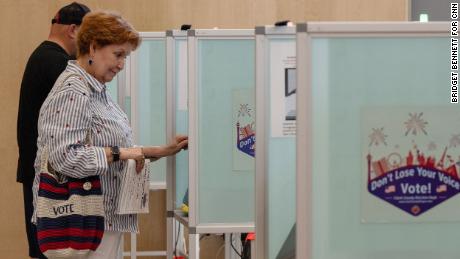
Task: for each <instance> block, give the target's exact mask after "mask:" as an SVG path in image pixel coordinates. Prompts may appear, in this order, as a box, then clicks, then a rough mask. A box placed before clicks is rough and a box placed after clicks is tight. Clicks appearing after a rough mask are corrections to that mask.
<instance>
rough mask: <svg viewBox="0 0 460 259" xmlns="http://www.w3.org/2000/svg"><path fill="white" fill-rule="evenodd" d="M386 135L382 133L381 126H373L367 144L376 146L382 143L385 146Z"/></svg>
mask: <svg viewBox="0 0 460 259" xmlns="http://www.w3.org/2000/svg"><path fill="white" fill-rule="evenodd" d="M386 137H388V136H387V135H385V134H384V133H383V127H382V128H380V129H374V128H373V129H372V133H371V134H370V135H369V138H370V139H371V142H370V143H369V146H372V145H376V146H378V145H379V144H380V143H383V144H384V145H385V146H386V145H387V142H386Z"/></svg>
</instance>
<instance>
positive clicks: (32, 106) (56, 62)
mask: <svg viewBox="0 0 460 259" xmlns="http://www.w3.org/2000/svg"><path fill="white" fill-rule="evenodd" d="M69 59H70V56H69V55H68V54H67V53H66V51H65V50H64V49H63V48H62V47H61V46H59V45H58V44H57V43H54V42H51V41H44V42H42V43H41V44H40V45H39V46H38V47H37V48H36V49H35V50H34V52H33V53H32V55H31V56H30V58H29V61H28V62H27V65H26V69H25V71H24V75H23V77H22V83H21V92H20V99H19V111H18V121H17V142H18V147H19V161H18V170H17V178H16V180H17V181H18V182H21V183H27V184H32V183H33V180H34V176H35V171H34V161H35V156H36V154H37V134H38V133H37V124H38V114H39V112H40V107H41V106H42V104H43V102H44V101H45V99H46V97H47V96H48V93H49V92H50V90H51V88H52V87H53V85H54V82H56V79H57V78H58V77H59V75H60V74H61V73H62V71H64V69H65V68H66V66H67V62H68V61H69Z"/></svg>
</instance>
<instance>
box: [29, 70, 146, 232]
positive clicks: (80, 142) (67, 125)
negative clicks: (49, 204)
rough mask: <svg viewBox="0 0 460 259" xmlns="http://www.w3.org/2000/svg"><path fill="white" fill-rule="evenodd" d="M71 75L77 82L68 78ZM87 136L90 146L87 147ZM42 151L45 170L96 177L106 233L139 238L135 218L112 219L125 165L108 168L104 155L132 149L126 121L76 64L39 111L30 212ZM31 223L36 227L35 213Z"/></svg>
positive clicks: (104, 91)
mask: <svg viewBox="0 0 460 259" xmlns="http://www.w3.org/2000/svg"><path fill="white" fill-rule="evenodd" d="M71 74H77V75H78V76H70V77H69V75H71ZM66 77H67V79H66ZM82 79H83V80H82ZM63 80H65V81H63ZM84 80H86V82H87V83H88V85H89V87H88V85H87V84H86V83H85V82H84ZM62 81H63V82H62ZM88 130H90V132H91V140H92V145H85V138H86V135H87V134H88ZM45 145H47V146H48V150H49V164H50V165H51V166H52V167H53V169H55V170H56V171H58V172H60V173H62V174H64V175H67V176H70V177H75V178H83V177H86V176H91V175H99V176H100V179H101V184H102V190H103V198H104V211H105V229H106V230H111V231H119V232H138V227H137V215H135V214H133V215H118V214H116V210H117V200H118V195H119V191H120V188H121V182H120V181H121V179H122V177H121V174H122V172H123V168H124V167H125V166H126V161H118V162H113V163H110V164H108V162H107V158H106V154H105V151H104V147H109V146H119V147H132V146H133V137H132V131H131V128H130V126H129V121H128V118H127V116H126V114H125V113H124V112H123V111H122V110H121V109H120V107H119V106H118V105H117V104H116V103H115V102H114V101H113V100H112V99H111V98H110V96H109V95H108V94H107V91H106V86H105V85H104V84H101V83H100V82H99V81H97V80H96V79H95V78H94V77H93V76H91V75H90V74H88V73H87V72H86V71H85V70H84V69H82V68H81V67H80V66H79V65H78V64H77V63H76V61H69V63H68V65H67V68H66V69H65V70H64V72H62V74H61V75H60V76H59V78H58V79H57V81H56V83H55V85H54V87H53V89H52V90H51V92H50V94H49V95H48V97H47V98H46V100H45V102H44V103H43V105H42V107H41V109H40V116H39V119H38V140H37V146H38V151H37V157H36V159H35V180H34V185H33V195H34V207H35V205H36V201H37V197H38V185H39V181H40V180H39V173H40V158H41V155H42V152H43V149H44V147H45ZM32 221H33V222H36V209H35V212H34V216H33V218H32Z"/></svg>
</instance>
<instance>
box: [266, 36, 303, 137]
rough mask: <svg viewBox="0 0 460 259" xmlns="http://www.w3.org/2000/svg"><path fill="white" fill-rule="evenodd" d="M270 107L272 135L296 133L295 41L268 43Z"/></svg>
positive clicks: (291, 134)
mask: <svg viewBox="0 0 460 259" xmlns="http://www.w3.org/2000/svg"><path fill="white" fill-rule="evenodd" d="M269 78H270V79H269V82H270V107H271V130H272V133H271V135H272V137H288V136H295V134H296V87H297V85H296V56H295V41H293V40H291V41H288V40H285V41H281V40H280V41H272V42H271V43H270V76H269Z"/></svg>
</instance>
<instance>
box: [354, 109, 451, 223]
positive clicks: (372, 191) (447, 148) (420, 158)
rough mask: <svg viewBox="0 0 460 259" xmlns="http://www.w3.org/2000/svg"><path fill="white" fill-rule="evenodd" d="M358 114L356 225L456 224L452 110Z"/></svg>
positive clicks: (403, 110) (363, 111)
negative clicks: (359, 200)
mask: <svg viewBox="0 0 460 259" xmlns="http://www.w3.org/2000/svg"><path fill="white" fill-rule="evenodd" d="M361 115H362V125H361V126H362V127H361V138H362V151H363V152H362V157H361V160H362V179H363V182H362V183H363V184H362V186H363V188H362V202H363V203H362V205H363V206H362V221H363V222H442V221H459V220H460V210H459V209H458V208H459V207H460V198H459V197H458V195H457V194H458V193H459V191H460V180H459V169H460V167H459V166H460V113H459V111H458V108H447V107H446V108H441V107H426V108H425V107H410V108H405V107H404V108H365V109H363V110H362V114H361Z"/></svg>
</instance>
